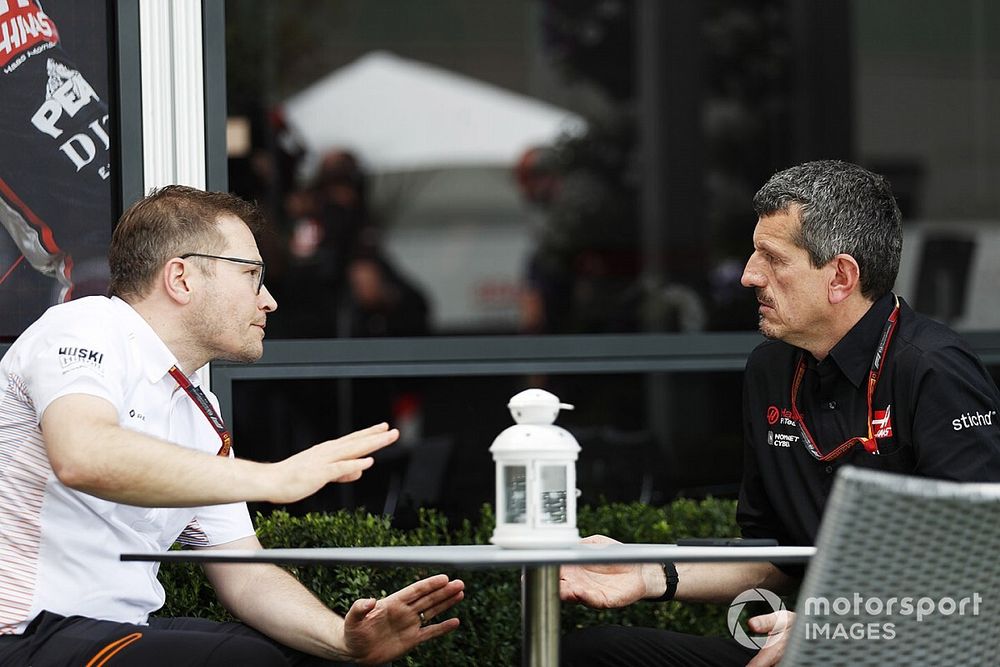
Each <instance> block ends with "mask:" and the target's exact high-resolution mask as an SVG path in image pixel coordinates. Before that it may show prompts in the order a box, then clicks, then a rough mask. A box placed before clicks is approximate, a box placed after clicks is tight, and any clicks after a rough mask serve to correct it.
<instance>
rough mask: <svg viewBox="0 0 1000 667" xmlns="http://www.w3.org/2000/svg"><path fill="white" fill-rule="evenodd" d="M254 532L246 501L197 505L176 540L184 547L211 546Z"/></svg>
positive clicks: (248, 535) (247, 535)
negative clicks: (191, 517)
mask: <svg viewBox="0 0 1000 667" xmlns="http://www.w3.org/2000/svg"><path fill="white" fill-rule="evenodd" d="M253 534H254V529H253V523H252V522H251V521H250V511H249V510H248V509H247V504H246V503H229V504H227V505H210V506H206V507H199V508H197V511H196V513H195V516H194V518H193V519H191V522H190V523H189V524H188V525H187V526H186V527H185V528H184V530H183V531H181V534H180V535H179V536H178V537H177V541H178V542H180V543H181V544H183V545H184V546H186V547H212V546H217V545H219V544H226V543H227V542H232V541H234V540H239V539H242V538H244V537H250V536H251V535H253Z"/></svg>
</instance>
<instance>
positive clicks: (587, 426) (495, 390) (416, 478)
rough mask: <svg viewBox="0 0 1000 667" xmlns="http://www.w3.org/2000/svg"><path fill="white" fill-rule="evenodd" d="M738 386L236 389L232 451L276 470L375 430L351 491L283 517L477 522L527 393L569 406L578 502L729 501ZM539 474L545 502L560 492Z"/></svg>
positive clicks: (727, 379) (634, 383)
mask: <svg viewBox="0 0 1000 667" xmlns="http://www.w3.org/2000/svg"><path fill="white" fill-rule="evenodd" d="M741 383H742V373H739V372H719V373H665V374H653V373H628V374H580V375H577V374H573V375H547V376H532V377H524V376H520V375H498V376H459V377H442V378H366V379H350V380H346V379H344V380H337V379H332V380H238V381H236V382H234V383H233V405H234V409H235V412H234V415H233V423H232V429H233V442H234V445H233V446H234V448H235V449H236V452H237V455H238V456H240V457H242V458H249V459H253V460H260V461H277V460H280V459H283V458H285V457H286V456H289V455H290V454H292V453H294V452H297V451H301V450H302V449H305V448H306V447H309V446H311V445H313V444H315V443H317V442H320V441H322V440H326V439H329V438H333V437H336V436H338V435H343V434H346V433H349V432H351V431H354V430H357V429H359V428H363V427H365V426H368V425H370V424H373V423H378V422H380V421H383V420H385V421H388V422H389V423H390V424H392V425H393V426H396V427H398V428H399V429H400V433H401V435H400V440H399V441H398V442H397V443H396V444H394V445H392V446H391V447H388V448H386V449H384V450H381V451H379V452H377V453H375V455H374V456H375V465H374V466H373V467H372V468H370V469H369V470H367V471H366V472H365V473H364V476H363V477H362V478H361V479H360V480H359V481H357V482H354V483H352V484H330V485H329V486H327V487H326V488H324V489H323V490H321V491H320V492H319V493H318V494H316V495H315V496H313V497H311V498H308V499H306V500H304V501H301V502H299V503H296V504H295V505H293V506H290V508H289V509H290V511H294V512H300V513H304V512H307V511H319V510H327V509H336V508H340V507H348V508H350V507H358V506H364V507H366V508H367V509H369V510H370V511H373V512H382V511H386V512H389V513H392V514H395V515H396V516H397V517H399V518H400V520H401V521H404V522H405V521H406V520H408V519H412V518H413V517H414V512H415V510H416V508H418V507H437V508H439V509H441V510H442V511H444V512H446V513H447V514H448V515H449V516H452V517H458V518H460V517H468V516H477V515H478V512H479V508H480V507H481V506H482V505H483V504H484V503H490V504H492V503H493V502H494V500H495V498H496V481H497V480H496V478H497V475H496V466H495V463H494V461H493V458H492V455H491V454H490V451H489V448H490V445H491V444H492V443H493V440H494V439H495V438H496V437H497V436H498V435H499V434H500V433H501V431H503V430H504V429H506V428H507V427H509V426H511V425H513V421H512V419H511V416H510V412H509V410H508V409H507V402H508V401H509V400H510V398H511V397H512V396H513V395H514V394H516V393H518V392H519V391H521V390H523V389H525V388H526V387H529V386H536V387H546V388H547V389H548V390H549V391H552V392H553V393H555V394H556V395H557V396H559V398H560V399H561V400H562V401H564V402H567V403H572V404H574V405H575V409H574V410H570V411H566V410H564V411H561V412H560V414H559V417H558V420H557V421H556V424H557V425H559V426H561V427H563V428H565V429H567V430H568V431H569V432H570V433H571V434H572V435H573V436H574V437H575V438H576V440H577V442H578V443H579V445H580V447H581V451H580V454H579V460H578V462H577V466H576V474H577V480H576V481H577V483H576V486H577V488H579V489H580V492H581V496H580V498H579V499H578V502H579V504H581V505H585V504H598V503H601V502H604V501H624V502H628V501H635V500H643V501H644V502H648V503H659V502H663V501H665V500H669V499H671V498H673V497H674V496H676V495H685V496H693V497H698V496H704V495H717V496H730V497H732V496H735V494H736V492H737V490H738V485H739V481H740V475H741V470H742V457H743V449H742V430H741V421H740V410H741V406H742V400H741ZM647 396H657V397H658V398H657V399H656V400H655V401H653V400H649V399H647V398H646V397H647ZM555 470H556V472H557V473H559V474H561V473H563V472H564V471H563V470H562V469H561V468H560V467H556V468H555ZM508 474H509V472H508ZM525 474H526V473H525ZM546 474H547V473H545V472H543V474H542V480H541V481H542V484H543V486H544V487H545V488H543V489H542V491H545V490H546V489H549V488H557V489H562V488H563V485H564V483H565V482H564V480H562V479H561V478H554V479H548V478H546V477H545V475H546ZM506 479H507V481H508V482H513V481H514V480H513V478H511V477H507V478H506ZM520 479H521V480H523V479H524V477H523V475H521V477H520ZM547 482H551V483H552V484H551V485H546V483H547ZM552 500H553V501H554V502H555V503H556V504H559V503H563V502H565V499H559V498H553V499H552ZM535 502H538V501H537V500H536V501H535ZM268 507H269V506H267V505H261V506H260V509H261V510H262V511H264V510H266V509H267V508H268ZM547 507H550V508H551V507H553V506H547ZM556 514H557V513H556Z"/></svg>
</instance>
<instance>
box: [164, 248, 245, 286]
mask: <svg viewBox="0 0 1000 667" xmlns="http://www.w3.org/2000/svg"><path fill="white" fill-rule="evenodd" d="M188 257H204V258H206V259H221V260H224V261H226V262H236V263H237V264H249V265H251V266H257V267H260V273H259V274H258V276H257V294H260V290H261V288H262V287H263V286H264V262H262V261H260V260H258V259H243V258H241V257H223V256H222V255H205V254H202V253H200V252H188V253H184V254H183V255H180V258H181V259H187V258H188Z"/></svg>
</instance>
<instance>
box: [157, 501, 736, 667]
mask: <svg viewBox="0 0 1000 667" xmlns="http://www.w3.org/2000/svg"><path fill="white" fill-rule="evenodd" d="M577 523H578V525H579V527H580V532H581V534H584V535H590V534H593V533H603V534H605V535H608V536H610V537H613V538H615V539H617V540H620V541H622V542H673V541H674V540H675V539H676V538H678V537H719V536H722V537H730V536H735V535H737V534H738V530H737V527H736V521H735V502H734V501H731V500H717V499H711V498H710V499H707V500H702V501H692V500H677V501H675V502H673V503H672V504H670V505H668V506H666V507H663V508H654V507H649V506H648V505H643V504H640V503H632V504H609V505H603V506H600V507H583V508H580V511H579V516H578V520H577ZM494 525H495V519H494V515H493V510H492V507H490V506H489V505H484V506H483V509H482V512H481V514H480V518H479V521H478V522H477V523H472V522H469V521H464V522H463V523H462V524H461V525H459V526H451V525H449V523H448V520H447V519H446V518H445V517H443V516H442V515H441V514H439V513H437V512H434V511H428V510H421V512H420V517H419V525H418V527H417V528H415V529H412V530H400V529H397V528H394V527H393V526H392V519H391V517H383V516H373V515H370V514H367V513H365V512H363V511H358V512H347V511H339V512H335V513H330V514H309V515H306V516H304V517H293V516H290V515H288V514H287V513H285V512H281V511H277V512H274V513H273V514H271V515H269V516H263V515H260V514H258V515H257V534H258V536H259V537H260V540H261V542H262V543H263V544H264V546H265V547H271V548H279V547H282V548H298V547H357V546H405V545H421V544H424V545H431V544H487V543H489V538H490V535H492V533H493V527H494ZM289 569H290V570H292V571H293V572H294V573H295V574H296V576H298V577H299V579H300V580H301V581H302V582H303V583H305V584H306V585H307V586H309V587H310V588H311V589H312V590H313V591H315V592H316V594H317V595H319V597H320V598H321V599H322V600H324V601H325V602H326V603H327V604H328V605H329V606H330V607H331V608H332V609H334V610H336V611H337V612H339V613H344V612H345V611H346V610H347V608H348V607H349V606H350V605H351V603H352V602H353V601H354V600H356V599H358V598H361V597H379V596H382V595H385V594H388V593H391V592H392V591H395V590H398V589H399V588H402V587H403V586H406V585H407V584H409V583H411V582H413V581H414V580H416V579H418V578H421V577H423V576H426V575H428V574H435V573H437V572H438V571H439V568H434V569H432V570H428V569H417V568H373V567H319V566H308V567H294V568H289ZM448 574H450V575H451V576H454V577H459V578H460V579H462V580H463V581H464V582H465V584H466V597H465V600H464V601H463V602H462V603H461V604H460V605H459V606H458V607H457V608H456V612H455V613H456V614H457V615H458V616H459V617H460V618H461V619H462V625H461V627H460V628H459V630H457V631H456V632H454V633H452V634H451V635H449V636H448V637H445V638H443V639H439V640H437V641H433V642H429V643H427V644H424V645H423V646H421V647H419V648H418V649H416V650H415V651H413V652H412V653H411V654H410V655H408V656H406V657H405V658H402V659H400V660H399V661H397V662H396V663H395V664H399V665H435V666H440V665H469V666H478V665H513V664H518V663H519V662H520V628H521V605H520V599H521V593H520V571H519V570H516V569H499V570H471V571H470V570H455V571H450V572H448ZM160 581H161V582H163V586H164V588H165V589H166V591H167V604H166V605H165V606H164V607H163V609H162V610H161V612H160V614H162V615H165V616H199V617H205V618H214V619H226V618H228V616H227V614H226V612H225V610H224V609H223V608H222V607H221V605H220V604H219V603H218V602H217V601H216V599H215V595H214V593H213V591H212V590H211V586H210V585H209V584H208V582H207V581H206V580H205V578H204V575H203V574H202V573H201V569H200V568H199V567H197V566H195V565H192V564H166V565H164V566H163V567H162V568H161V569H160ZM725 612H726V609H725V608H724V607H721V606H718V605H692V604H683V605H682V604H678V603H665V604H655V603H639V604H634V605H631V606H630V607H628V608H626V609H619V610H607V611H594V610H591V609H587V608H585V607H582V606H579V605H563V608H562V629H563V632H566V631H568V630H569V629H571V628H580V627H586V626H590V625H596V624H600V623H618V624H623V625H641V626H648V627H669V628H671V629H674V630H679V631H681V632H692V633H698V634H713V635H724V634H726V627H725Z"/></svg>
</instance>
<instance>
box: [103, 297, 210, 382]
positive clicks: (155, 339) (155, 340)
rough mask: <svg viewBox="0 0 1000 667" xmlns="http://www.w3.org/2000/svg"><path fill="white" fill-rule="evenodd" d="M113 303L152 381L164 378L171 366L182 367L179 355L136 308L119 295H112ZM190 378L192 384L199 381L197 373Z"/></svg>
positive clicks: (144, 369)
mask: <svg viewBox="0 0 1000 667" xmlns="http://www.w3.org/2000/svg"><path fill="white" fill-rule="evenodd" d="M111 305H112V307H113V308H115V310H117V311H118V313H119V315H120V316H121V318H122V320H123V324H125V326H126V327H128V337H129V339H130V340H131V341H132V342H133V343H134V344H135V346H136V352H137V354H138V357H139V359H138V361H139V363H141V364H142V369H143V374H144V375H145V376H146V378H147V379H148V380H149V381H150V383H152V384H156V383H157V382H159V381H160V380H162V379H163V378H164V377H165V376H166V375H167V372H168V371H169V370H170V367H171V366H177V367H178V368H180V363H179V362H178V361H177V357H175V356H174V354H173V352H171V351H170V348H168V347H167V344H166V343H164V342H163V340H162V339H161V338H160V337H159V336H158V335H157V334H156V332H155V331H153V327H151V326H149V322H147V321H146V320H145V319H144V318H143V317H142V315H140V314H139V313H138V312H137V311H136V310H135V308H133V307H132V306H131V305H129V304H128V303H127V302H126V301H123V300H122V299H120V298H118V297H117V296H113V297H111ZM190 380H191V383H192V384H198V383H199V381H198V376H197V374H192V377H191V378H190ZM171 381H173V380H172V379H171Z"/></svg>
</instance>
